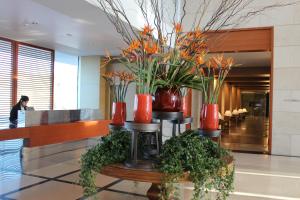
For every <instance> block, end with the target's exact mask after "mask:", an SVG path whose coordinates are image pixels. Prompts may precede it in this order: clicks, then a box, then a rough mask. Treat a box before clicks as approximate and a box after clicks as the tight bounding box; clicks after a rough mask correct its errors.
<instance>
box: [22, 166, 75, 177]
mask: <svg viewBox="0 0 300 200" xmlns="http://www.w3.org/2000/svg"><path fill="white" fill-rule="evenodd" d="M78 169H79V168H78V166H76V165H68V164H64V163H62V164H56V165H51V166H48V167H43V168H40V169H37V170H33V171H28V172H27V173H30V174H34V175H39V176H45V177H50V178H53V177H56V176H60V175H62V174H66V173H69V172H72V171H75V170H78Z"/></svg>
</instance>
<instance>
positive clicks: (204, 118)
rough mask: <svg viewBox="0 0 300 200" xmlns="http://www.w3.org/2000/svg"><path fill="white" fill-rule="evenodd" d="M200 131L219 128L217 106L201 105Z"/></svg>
mask: <svg viewBox="0 0 300 200" xmlns="http://www.w3.org/2000/svg"><path fill="white" fill-rule="evenodd" d="M200 122H201V129H205V130H217V129H218V128H219V109H218V104H203V106H202V109H201V116H200Z"/></svg>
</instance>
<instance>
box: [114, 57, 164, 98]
mask: <svg viewBox="0 0 300 200" xmlns="http://www.w3.org/2000/svg"><path fill="white" fill-rule="evenodd" d="M160 59H161V58H160V57H159V56H153V57H151V59H150V58H148V59H145V60H140V59H137V60H135V61H134V62H131V61H130V60H129V59H120V62H121V63H123V64H124V65H125V66H126V67H127V68H128V69H129V70H130V71H131V72H132V73H133V74H134V75H135V83H136V86H137V94H154V93H155V91H156V88H157V87H156V84H157V83H156V81H157V78H156V77H157V71H158V68H159V63H158V62H159V60H160Z"/></svg>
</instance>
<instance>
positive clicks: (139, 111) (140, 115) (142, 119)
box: [133, 94, 152, 123]
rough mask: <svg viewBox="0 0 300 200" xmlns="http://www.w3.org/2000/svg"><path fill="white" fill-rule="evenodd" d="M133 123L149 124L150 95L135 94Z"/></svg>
mask: <svg viewBox="0 0 300 200" xmlns="http://www.w3.org/2000/svg"><path fill="white" fill-rule="evenodd" d="M133 115H134V121H135V122H137V123H151V121H152V96H151V95H150V94H136V95H135V97H134V113H133Z"/></svg>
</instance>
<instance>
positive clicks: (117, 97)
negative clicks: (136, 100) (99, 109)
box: [102, 71, 134, 102]
mask: <svg viewBox="0 0 300 200" xmlns="http://www.w3.org/2000/svg"><path fill="white" fill-rule="evenodd" d="M102 77H103V78H104V79H105V80H106V81H107V82H108V83H109V85H110V86H111V89H112V92H113V101H114V102H124V101H125V97H126V93H127V89H128V86H129V84H130V83H132V82H133V81H134V76H133V75H132V74H131V73H128V72H125V71H113V72H106V73H104V74H103V75H102Z"/></svg>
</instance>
